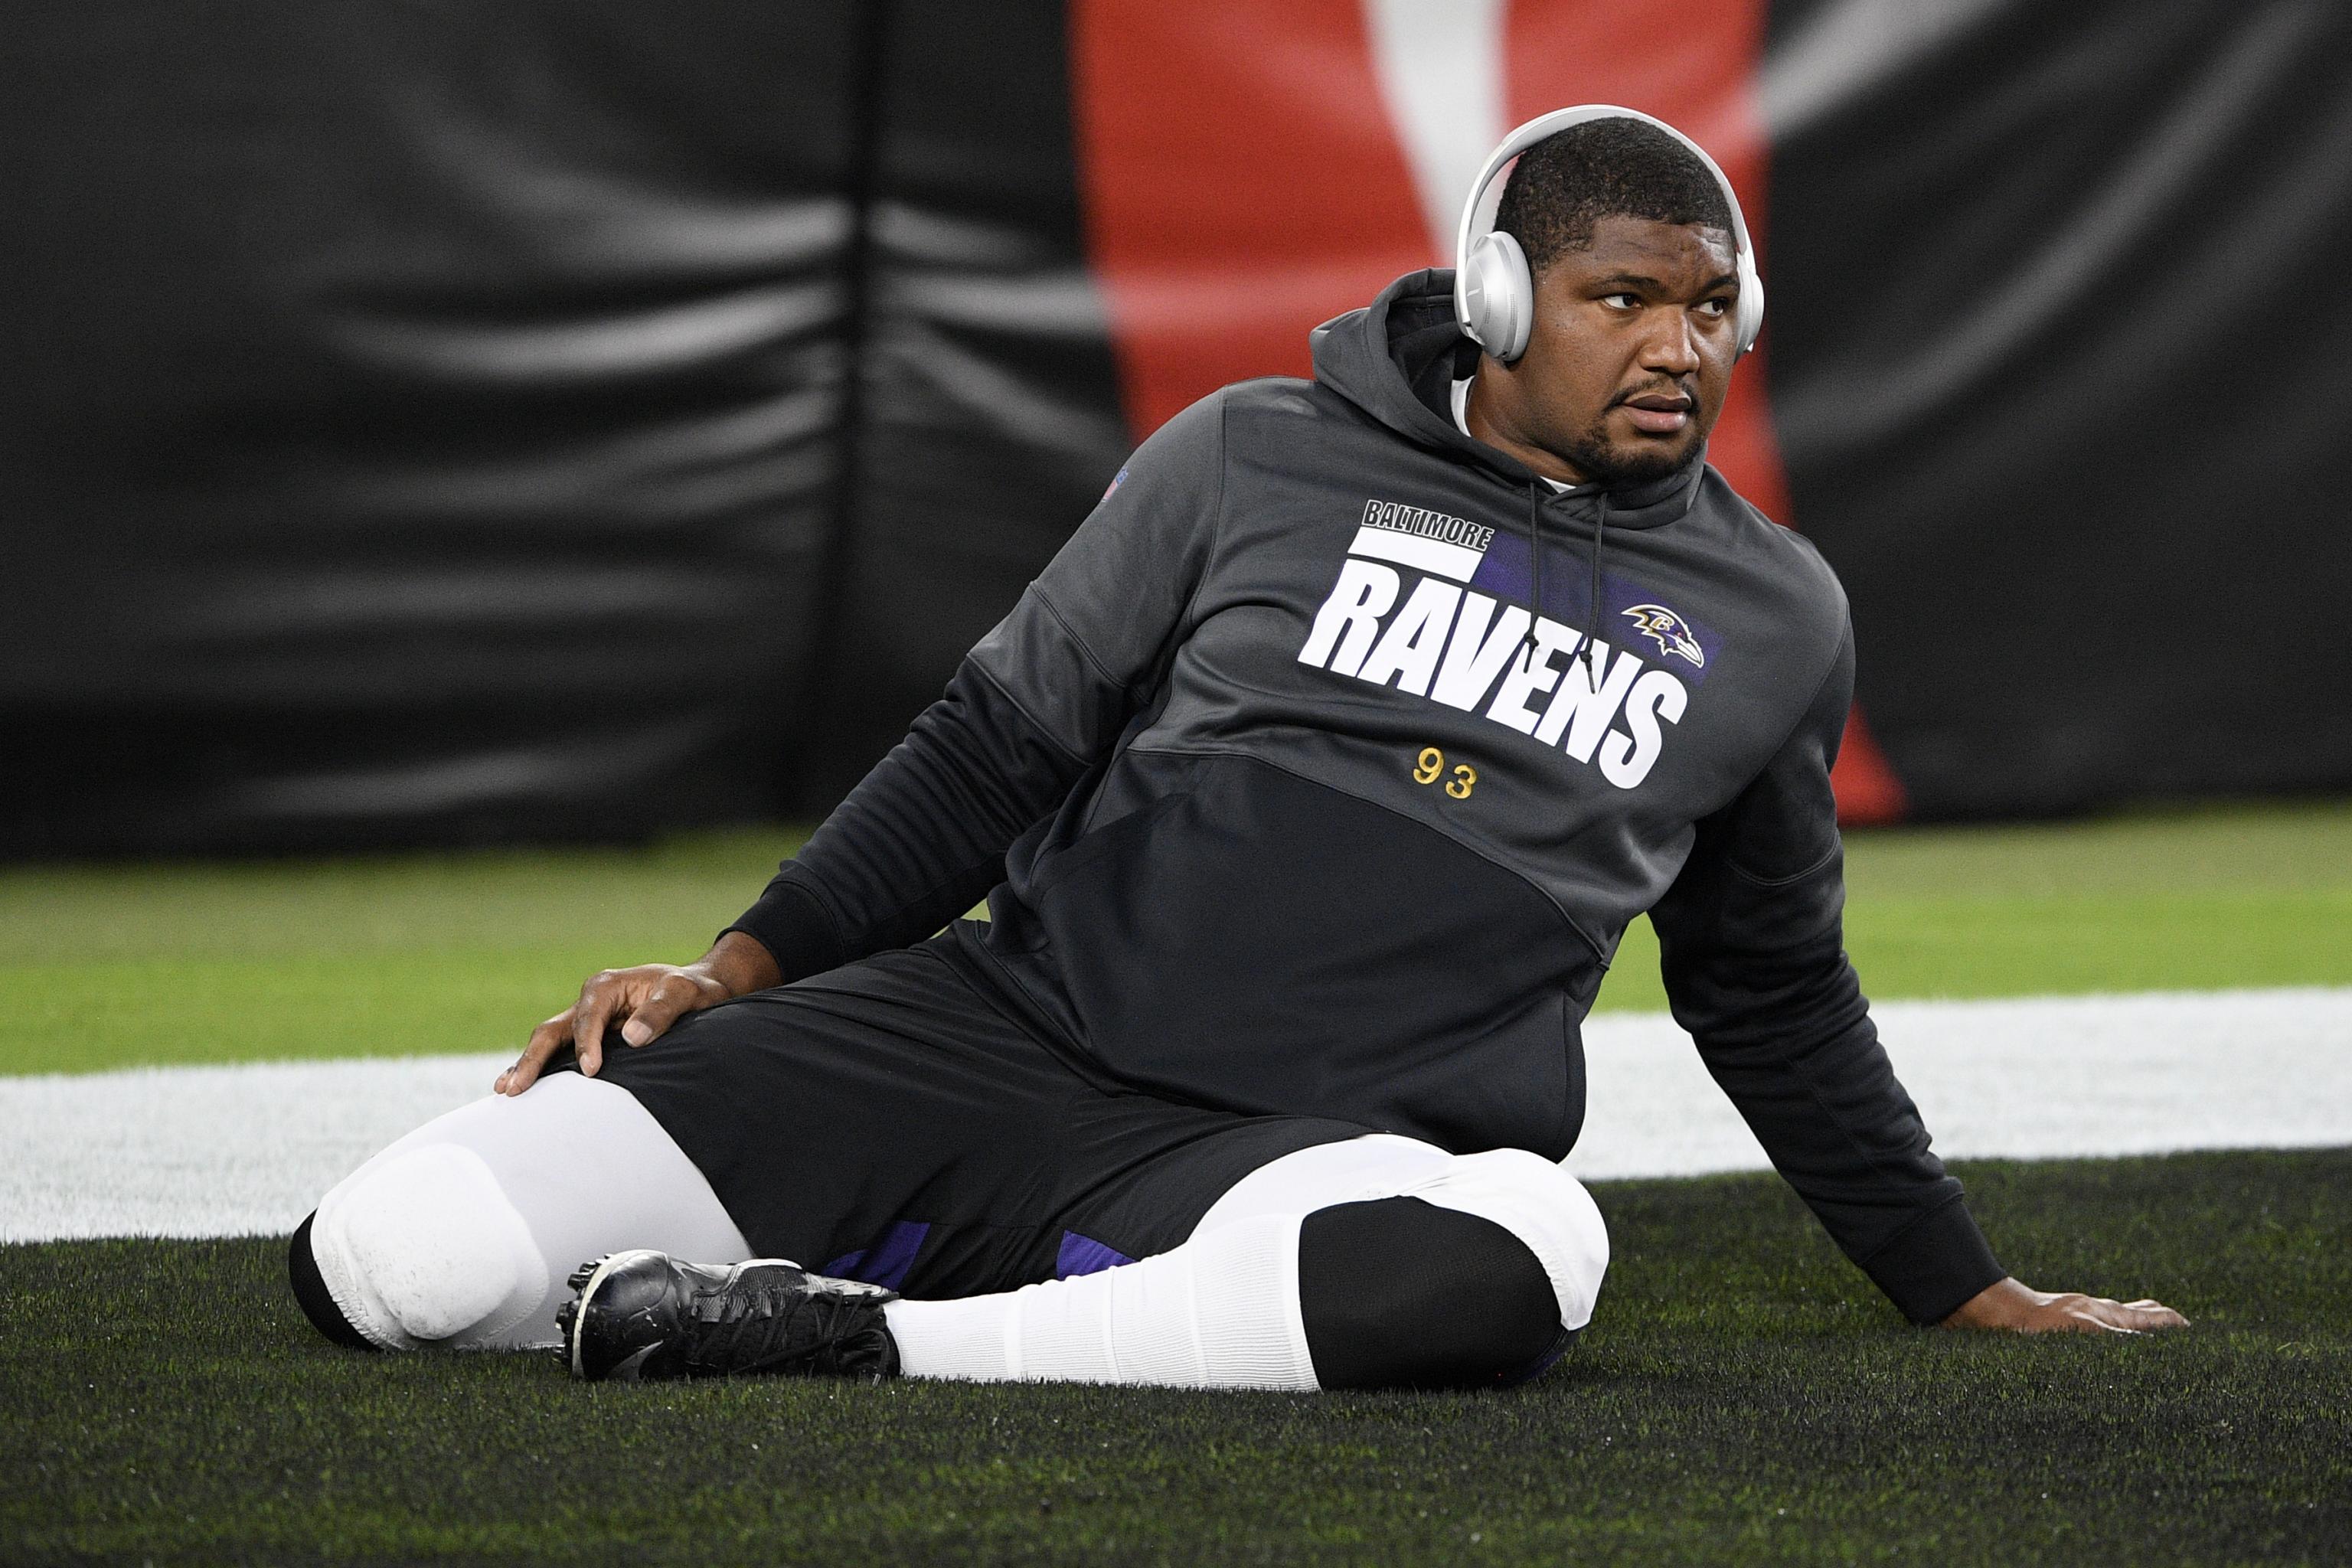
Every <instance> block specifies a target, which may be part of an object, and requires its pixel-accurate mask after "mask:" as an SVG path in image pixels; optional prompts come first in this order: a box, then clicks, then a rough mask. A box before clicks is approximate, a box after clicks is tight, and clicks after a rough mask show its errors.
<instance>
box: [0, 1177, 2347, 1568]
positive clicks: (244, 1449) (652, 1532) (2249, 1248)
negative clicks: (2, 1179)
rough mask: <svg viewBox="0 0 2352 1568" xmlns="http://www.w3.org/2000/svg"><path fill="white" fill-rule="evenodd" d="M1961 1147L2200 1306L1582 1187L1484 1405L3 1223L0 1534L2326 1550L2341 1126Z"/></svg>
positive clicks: (298, 1555) (792, 1550) (1615, 1548)
mask: <svg viewBox="0 0 2352 1568" xmlns="http://www.w3.org/2000/svg"><path fill="white" fill-rule="evenodd" d="M1957 1169H1958V1173H1959V1174H1960V1175H1961V1176H1962V1178H1963V1179H1964V1180H1965V1181H1966V1182H1967V1183H1968V1184H1969V1187H1970V1189H1971V1191H1972V1194H1973V1202H1974V1204H1975V1205H1976V1207H1977V1209H1978V1211H1979V1214H1981V1215H1983V1216H1984V1218H1985V1221H1986V1224H1987V1227H1988V1228H1989V1229H1990V1231H1991V1232H1992V1233H1993V1234H1994V1235H1996V1236H1999V1237H2000V1238H2001V1240H2002V1245H2003V1249H2004V1254H2005V1257H2006V1258H2007V1259H2008V1261H2010V1262H2011V1266H2012V1267H2013V1268H2016V1269H2017V1271H2018V1272H2019V1274H2020V1275H2021V1276H2022V1277H2024V1278H2026V1279H2032V1280H2034V1281H2037V1282H2040V1283H2042V1284H2044V1285H2045V1286H2053V1287H2054V1286H2059V1285H2068V1286H2079V1287H2084V1288H2088V1289H2095V1290H2097V1291H2100V1292H2102V1293H2106V1294H2113V1295H2118V1296H2122V1297H2125V1298H2130V1297H2135V1296H2137V1295H2140V1294H2143V1293H2147V1294H2154V1295H2157V1296H2159V1297H2161V1298H2163V1299H2165V1300H2168V1301H2170V1302H2172V1303H2173V1304H2175V1305H2177V1306H2179V1307H2180V1308H2181V1309H2182V1310H2185V1311H2186V1312H2187V1313H2188V1314H2189V1316H2190V1317H2191V1318H2192V1319H2194V1320H2195V1324H2194V1327H2192V1328H2191V1329H2189V1330H2188V1331H2183V1332H2180V1333H2177V1334H2171V1335H2166V1336H2159V1337H2150V1338H2147V1339H2123V1338H2101V1339H2077V1338H2072V1337H2069V1338H2063V1339H2062V1338H2051V1339H2042V1340H2024V1339H2016V1338H2009V1337H1995V1336H1983V1335H1958V1334H1948V1333H1944V1332H1940V1331H1919V1330H1913V1329H1910V1328H1907V1327H1905V1326H1903V1325H1902V1324H1900V1323H1899V1322H1897V1321H1895V1318H1894V1315H1893V1313H1892V1312H1891V1310H1889V1309H1888V1308H1887V1307H1886V1305H1885V1303H1884V1302H1883V1301H1882V1300H1879V1299H1878V1298H1877V1296H1876V1295H1875V1294H1874V1291H1873V1290H1872V1289H1871V1288H1870V1287H1869V1286H1868V1285H1867V1284H1866V1283H1865V1282H1864V1279H1862V1277H1861V1276H1860V1275H1859V1274H1858V1273H1856V1272H1855V1271H1854V1270H1853V1268H1850V1267H1849V1266H1848V1265H1847V1264H1846V1263H1845V1262H1844V1261H1843V1259H1841V1258H1838V1257H1837V1256H1836V1255H1835V1253H1834V1252H1833V1251H1832V1249H1831V1247H1829V1245H1828V1243H1827V1242H1826V1241H1825V1240H1824V1239H1823V1238H1822V1236H1821V1234H1820V1232H1819V1231H1818V1229H1817V1228H1816V1227H1815V1226H1813V1224H1812V1222H1811V1220H1810V1219H1809V1218H1808V1217H1807V1216H1806V1215H1805V1214H1804V1212H1803V1210H1802V1209H1801V1206H1800V1205H1798V1204H1797V1202H1796V1201H1795V1199H1794V1198H1793V1197H1792V1196H1791V1195H1790V1194H1789V1193H1788V1191H1787V1190H1786V1189H1785V1188H1784V1187H1783V1186H1782V1185H1781V1184H1780V1183H1779V1182H1778V1181H1777V1180H1775V1179H1774V1178H1772V1177H1770V1176H1769V1175H1756V1176H1740V1177H1729V1178H1717V1179H1709V1180H1705V1181H1694V1182H1640V1183H1615V1184H1601V1185H1600V1186H1598V1187H1597V1188H1596V1189H1595V1193H1596V1195H1597V1196H1598V1197H1599V1199H1600V1201H1601V1208H1602V1210H1603V1211H1604V1213H1605V1214H1606V1215H1608V1218H1609V1222H1610V1226H1611V1229H1612V1235H1613V1237H1614V1241H1615V1248H1616V1258H1615V1261H1614V1264H1613V1266H1612V1271H1611V1274H1610V1278H1609V1283H1608V1286H1607V1288H1606V1289H1605V1291H1604V1293H1603V1295H1602V1299H1601V1310H1600V1313H1599V1316H1598V1318H1597V1319H1596V1321H1595V1323H1594V1326H1593V1328H1592V1329H1591V1331H1590V1332H1589V1333H1588V1334H1587V1336H1586V1337H1585V1339H1584V1341H1583V1342H1582V1343H1581V1344H1580V1346H1579V1347H1578V1348H1577V1350H1576V1351H1575V1352H1573V1354H1572V1355H1571V1357H1570V1359H1569V1360H1568V1361H1567V1362H1566V1363H1563V1364H1562V1365H1561V1366H1560V1367H1559V1368H1558V1369H1556V1370H1555V1372H1554V1373H1552V1374H1551V1375H1550V1376H1549V1377H1548V1378H1546V1379H1545V1380H1543V1381H1542V1382H1540V1383H1538V1384H1535V1385H1533V1386H1531V1387H1528V1388H1525V1389H1521V1390H1517V1391H1512V1392H1508V1393H1504V1394H1379V1395H1370V1394H1330V1395H1315V1396H1299V1395H1286V1394H1201V1393H1185V1392H1176V1391H1165V1390H1106V1389H1086V1388H1072V1387H1051V1386H1016V1387H1005V1388H981V1387H972V1386H957V1385H949V1384H908V1383H898V1384H885V1385H879V1386H874V1385H844V1384H829V1383H826V1384H808V1383H799V1384H794V1383H762V1382H740V1383H734V1384H696V1385H676V1384H672V1385H653V1386H646V1387H619V1386H612V1387H587V1386H582V1385H575V1384H572V1383H570V1382H568V1381H567V1380H566V1379H565V1378H564V1377H563V1376H562V1374H561V1373H560V1372H559V1370H558V1369H557V1367H556V1366H555V1365H554V1364H553V1363H551V1361H550V1360H548V1359H545V1358H542V1357H528V1358H517V1357H491V1356H452V1355H438V1354H427V1355H418V1356H410V1357H402V1358H392V1357H377V1356H365V1355H355V1354H352V1353H349V1352H341V1351H336V1350H333V1349H331V1348H330V1347H328V1346H327V1345H326V1344H325V1343H324V1342H321V1341H320V1340H318V1339H317V1338H316V1337H315V1336H313V1335H312V1334H311V1333H310V1331H309V1330H308V1328H307V1327H306V1326H305V1325H304V1324H302V1322H301V1321H300V1320H299V1317H298V1316H297V1314H296V1311H295V1310H294V1308H293V1306H292V1304H291V1302H290V1300H289V1299H288V1297H287V1295H286V1293H285V1290H284V1288H283V1286H282V1283H281V1267H282V1265H281V1260H280V1251H279V1247H280V1244H278V1243H276V1242H271V1241H210V1242H157V1241H116V1242H95V1243H75V1244H56V1245H41V1246H31V1247H9V1248H0V1282H4V1283H5V1289H0V1407H5V1411H6V1414H7V1419H6V1420H5V1422H0V1560H5V1561H6V1562H9V1563H38V1562H48V1561H61V1560H65V1559H68V1558H71V1559H73V1560H76V1561H119V1562H122V1563H137V1562H146V1561H152V1562H155V1563H176V1562H225V1561H235V1562H255V1563H276V1562H298V1561H299V1562H308V1561H316V1560H319V1559H321V1558H331V1559H338V1560H341V1559H350V1560H362V1561H416V1560H423V1559H428V1558H445V1557H461V1558H474V1559H481V1560H490V1561H502V1562H531V1561H541V1560H555V1561H566V1560H580V1561H593V1562H608V1563H691V1564H709V1563H729V1562H761V1563H787V1562H789V1563H803V1562H825V1563H909V1562H916V1563H920V1562H990V1561H1009V1560H1023V1561H1040V1562H1064V1563H1107V1562H1129V1561H1139V1562H1166V1563H1186V1564H1190V1563H1291V1562H1406V1561H1412V1562H1429V1563H1456V1562H1460V1563H1536V1562H1543V1563H1562V1562H1609V1563H1644V1564H1673V1563H1740V1564H1744V1565H1745V1564H1759V1563H1818V1562H1850V1563H1876V1562H1916V1563H1934V1564H1939V1565H1953V1568H1959V1565H1966V1564H1977V1563H1984V1564H2014V1563H2050V1564H2070V1565H2105V1564H2168V1563H2290V1562H2304V1563H2328V1562H2337V1563H2340V1562H2343V1561H2344V1560H2345V1557H2346V1554H2347V1550H2352V1425H2347V1412H2352V1314H2347V1311H2346V1309H2345V1301H2346V1295H2347V1288H2352V1151H2342V1150H2338V1151H2326V1152H2294V1153H2281V1152H2268V1153H2233V1154H2189V1155H2176V1156H2171V1157H2168V1158H2162V1159H2137V1160H2126V1161H2113V1162H2107V1161H2084V1162H2073V1163H2029V1164H2018V1163H1972V1164H1963V1165H1961V1166H1958V1167H1957Z"/></svg>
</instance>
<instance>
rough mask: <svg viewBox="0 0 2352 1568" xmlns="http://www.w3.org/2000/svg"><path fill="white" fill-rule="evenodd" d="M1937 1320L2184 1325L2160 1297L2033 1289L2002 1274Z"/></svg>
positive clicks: (2119, 1327) (2062, 1326) (2058, 1326)
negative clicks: (2138, 1298)
mask: <svg viewBox="0 0 2352 1568" xmlns="http://www.w3.org/2000/svg"><path fill="white" fill-rule="evenodd" d="M1943 1326H1944V1327H1945V1328H1948V1329H2006V1330H2008V1331H2010V1332H2011V1333H2019V1334H2046V1333H2084V1334H2097V1333H2109V1334H2145V1333H2153V1332H2155V1331H2158V1330H2160V1329H2185V1328H2187V1327H2188V1326H2189V1320H2188V1319H2186V1318H2184V1317H2182V1316H2181V1315H2180V1314H2179V1313H2178V1312H2176V1311H2174V1310H2172V1309H2171V1308H2169V1307H2168V1306H2166V1305H2165V1304H2164V1303H2163V1302H2161V1301H2153V1300H2142V1301H2111V1300H2108V1299H2107V1298H2105V1296H2085V1295H2084V1294H2082V1293H2081V1292H2080V1291H2074V1290H2061V1291H2048V1290H2036V1289H2032V1287H2030V1286H2028V1285H2026V1284H2024V1283H2022V1282H2021V1281H2020V1280H2016V1279H2002V1280H2000V1281H1998V1282H1997V1283H1995V1284H1991V1285H1988V1286H1986V1287H1985V1288H1984V1289H1982V1290H1979V1291H1978V1292H1977V1293H1976V1294H1975V1295H1974V1296H1971V1297H1969V1299H1968V1300H1966V1301H1965V1302H1963V1303H1961V1306H1960V1310H1958V1311H1957V1312H1954V1313H1953V1314H1952V1315H1951V1316H1950V1317H1948V1318H1946V1319H1945V1320H1944V1322H1943Z"/></svg>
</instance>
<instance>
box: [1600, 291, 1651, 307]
mask: <svg viewBox="0 0 2352 1568" xmlns="http://www.w3.org/2000/svg"><path fill="white" fill-rule="evenodd" d="M1601 303H1602V304H1604V305H1606V306H1608V307H1609V308H1610V309H1611V310H1640V309H1641V307H1642V301H1641V300H1639V299H1638V298H1636V297H1635V296H1633V295H1632V294H1603V295H1602V296H1601Z"/></svg>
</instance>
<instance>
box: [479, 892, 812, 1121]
mask: <svg viewBox="0 0 2352 1568" xmlns="http://www.w3.org/2000/svg"><path fill="white" fill-rule="evenodd" d="M781 981H782V973H780V972H779V971H778V970H777V968H776V961H775V960H774V959H773V958H772V957H770V956H769V954H768V950H767V949H766V948H764V947H761V945H760V944H759V943H758V942H754V941H753V940H752V939H751V938H750V937H748V936H745V935H744V934H743V933H742V932H741V931H729V932H728V933H727V934H726V935H724V936H722V937H720V938H719V941H718V942H717V944H716V945H714V946H713V947H712V948H711V950H710V951H709V952H706V953H704V954H703V955H702V957H701V958H700V959H698V960H697V961H696V962H695V963H688V964H675V963H640V964H637V965H636V966H635V967H634V968H629V969H606V970H603V971H600V972H599V973H594V974H592V975H590V976H589V977H588V979H587V981H586V983H585V984H583V985H582V986H581V987H580V999H579V1000H578V1001H577V1002H574V1003H573V1004H572V1005H571V1006H569V1007H566V1008H565V1009H564V1010H563V1011H562V1012H561V1013H558V1014H556V1015H555V1016H553V1017H551V1018H548V1019H546V1020H544V1021H542V1022H541V1024H540V1026H538V1027H537V1028H535V1029H533V1030H532V1031H531V1032H530V1041H529V1043H528V1044H526V1045H525V1046H524V1047H523V1050H522V1055H521V1056H520V1057H519V1058H516V1060H515V1064H514V1066H512V1067H510V1068H507V1070H506V1071H504V1072H502V1073H500V1074H499V1077H498V1081H497V1082H496V1083H495V1084H493V1085H492V1086H491V1088H492V1089H493V1090H494V1091H495V1092H497V1093H499V1094H520V1093H521V1092H522V1091H523V1090H524V1089H529V1088H530V1086H531V1085H532V1084H533V1083H534V1082H536V1081H537V1080H538V1078H539V1075H540V1072H541V1069H543V1068H545V1067H546V1066H547V1063H548V1061H549V1059H550V1058H552V1057H553V1056H554V1055H555V1053H556V1052H557V1051H559V1050H562V1048H563V1047H564V1046H565V1045H567V1044H568V1045H570V1046H571V1047H572V1049H573V1051H574V1052H575V1053H576V1054H577V1055H578V1057H579V1059H580V1070H581V1071H582V1072H583V1073H585V1074H587V1075H588V1076H589V1077H591V1078H593V1077H595V1076H596V1071H597V1069H598V1068H601V1067H603V1066H604V1031H605V1030H607V1029H609V1028H611V1027H612V1026H614V1025H615V1024H618V1025H619V1026H620V1027H621V1038H622V1040H623V1041H624V1042H625V1043H626V1044H628V1045H630V1046H643V1045H646V1044H648V1043H650V1042H651V1041H653V1040H656V1039H658V1038H659V1037H661V1035H662V1034H663V1032H664V1031H666V1030H667V1029H668V1027H669V1026H671V1025H672V1024H675V1023H677V1021H678V1019H680V1018H682V1017H684V1016H686V1015H687V1014H688V1013H697V1012H700V1011H701V1010H702V1009H703V1008H705V1007H709V1006H711V1005H714V1004H716V1003H719V1002H724V1001H726V1000H727V999H728V998H729V997H730V996H741V995H744V994H747V993H749V992H752V991H761V990H765V989H766V988H767V987H769V986H771V985H774V984H779V983H780V982H781Z"/></svg>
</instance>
